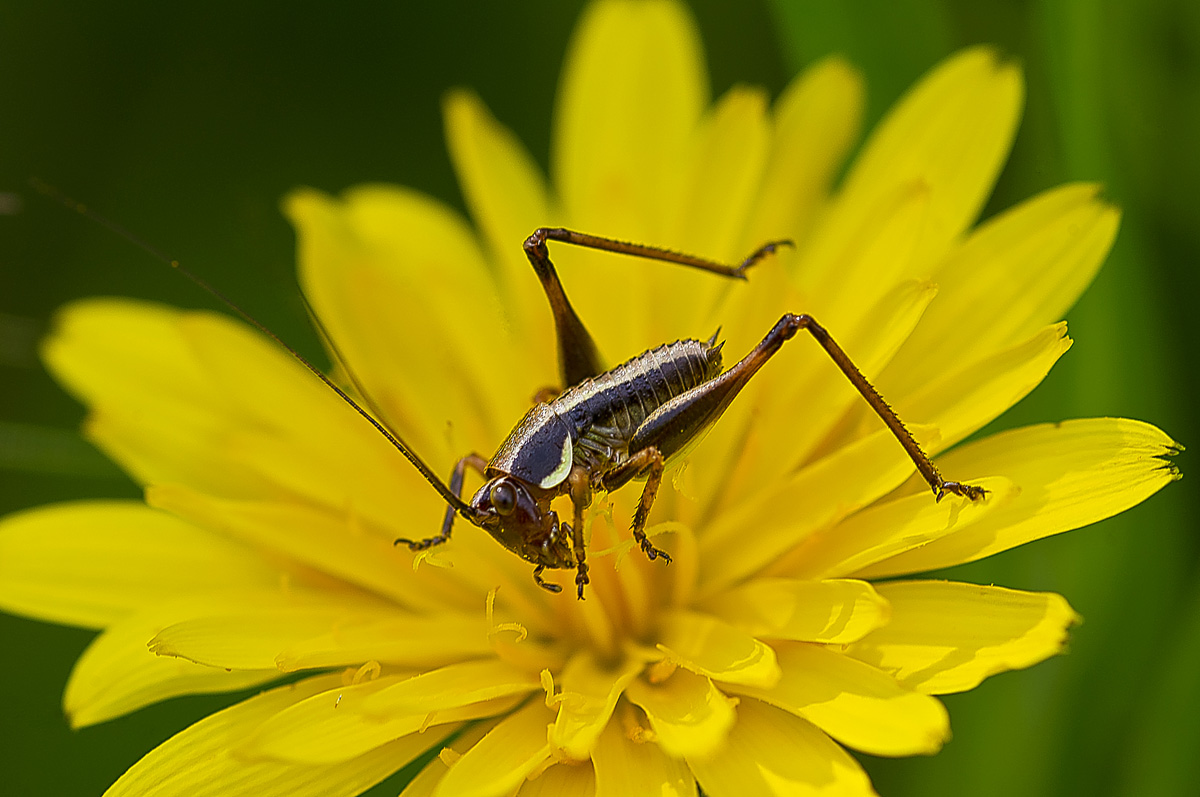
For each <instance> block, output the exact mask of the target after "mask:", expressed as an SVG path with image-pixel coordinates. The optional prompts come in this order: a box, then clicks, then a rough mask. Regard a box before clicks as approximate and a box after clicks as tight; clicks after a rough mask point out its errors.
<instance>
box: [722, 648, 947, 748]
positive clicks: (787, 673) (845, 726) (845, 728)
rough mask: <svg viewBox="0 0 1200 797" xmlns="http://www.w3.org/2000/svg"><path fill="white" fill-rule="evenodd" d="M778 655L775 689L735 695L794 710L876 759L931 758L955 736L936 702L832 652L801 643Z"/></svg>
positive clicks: (747, 690)
mask: <svg viewBox="0 0 1200 797" xmlns="http://www.w3.org/2000/svg"><path fill="white" fill-rule="evenodd" d="M778 652H779V666H780V667H781V668H782V669H783V678H781V679H780V681H779V683H778V684H776V685H775V687H774V688H772V689H755V688H753V687H746V686H731V687H730V691H732V692H733V693H734V694H742V695H748V696H750V697H756V698H758V699H759V700H762V701H764V702H766V703H770V704H771V705H774V706H778V707H779V708H782V709H784V710H786V711H790V712H792V713H793V714H796V715H798V716H801V717H803V718H804V719H806V720H808V721H809V722H811V723H813V724H814V725H816V726H817V727H818V728H820V729H821V730H823V731H825V732H826V733H828V734H829V735H830V736H832V737H833V738H835V739H837V740H838V741H839V742H841V743H842V744H844V745H846V746H848V747H853V748H854V749H855V750H861V751H863V752H864V753H870V754H871V755H884V756H909V755H922V754H923V755H931V754H933V753H936V752H937V751H938V750H940V749H941V747H942V744H943V743H944V742H946V741H947V740H948V739H949V738H950V717H949V715H948V714H947V713H946V709H945V707H944V706H942V704H941V703H940V702H939V701H938V700H937V699H936V698H932V697H929V696H928V695H923V694H918V693H916V692H910V691H909V690H907V689H904V688H902V687H901V686H900V685H899V684H897V683H896V681H895V679H894V678H892V677H891V676H889V675H887V674H885V673H883V672H880V671H879V670H877V669H875V668H874V667H871V666H868V665H866V664H863V663H862V662H859V661H856V660H854V659H852V658H850V657H848V656H844V655H842V654H841V653H838V652H836V651H834V650H830V649H829V648H824V647H820V646H818V645H804V644H796V645H784V646H781V647H780V648H779V651H778Z"/></svg>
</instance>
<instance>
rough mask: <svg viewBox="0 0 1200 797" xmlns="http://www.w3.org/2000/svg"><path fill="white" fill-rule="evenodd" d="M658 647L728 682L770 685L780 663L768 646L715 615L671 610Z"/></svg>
mask: <svg viewBox="0 0 1200 797" xmlns="http://www.w3.org/2000/svg"><path fill="white" fill-rule="evenodd" d="M660 639H661V640H662V641H661V642H660V643H659V645H658V648H659V650H662V651H663V652H665V653H666V654H667V657H668V658H669V659H670V660H671V661H673V662H675V663H677V664H678V665H679V666H681V667H685V668H687V669H689V670H691V671H692V672H695V673H698V674H700V675H705V676H708V677H709V678H715V679H717V680H718V681H727V682H729V683H740V684H753V685H755V686H771V685H772V684H774V683H775V681H777V680H778V679H779V666H778V665H777V664H776V663H775V653H774V652H773V651H772V650H771V648H770V647H768V646H767V645H764V644H763V643H762V642H759V641H758V640H757V639H755V638H754V637H752V636H751V635H749V634H747V633H746V632H744V631H742V630H740V629H738V628H734V627H733V626H732V625H729V624H728V623H725V622H722V621H721V620H718V619H717V618H715V617H710V616H708V615H704V614H696V613H693V612H681V611H676V612H671V613H669V614H667V615H665V616H664V617H663V620H662V626H661V630H660Z"/></svg>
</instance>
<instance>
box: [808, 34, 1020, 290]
mask: <svg viewBox="0 0 1200 797" xmlns="http://www.w3.org/2000/svg"><path fill="white" fill-rule="evenodd" d="M1023 95H1024V88H1023V81H1022V79H1021V74H1020V71H1019V70H1018V69H1017V68H1016V67H1015V66H1013V65H1011V64H1002V63H1000V60H999V57H998V55H997V53H996V52H995V51H994V50H991V49H989V48H987V47H973V48H970V49H967V50H963V51H962V52H960V53H958V54H957V55H954V56H952V57H950V58H948V59H947V60H946V61H943V62H942V63H941V64H939V65H938V66H937V67H935V68H934V69H933V70H932V71H931V72H930V73H929V74H928V75H926V76H925V77H924V78H923V79H922V80H921V81H920V82H919V83H917V85H916V86H914V87H913V88H912V89H911V90H910V91H909V92H908V93H907V94H906V95H905V96H904V97H903V98H902V99H901V100H900V102H899V103H898V104H897V105H896V107H895V108H893V109H892V111H891V112H890V113H889V114H888V116H887V117H886V118H885V119H884V120H883V121H882V122H881V123H880V124H879V126H878V127H877V128H876V129H875V131H874V132H873V133H872V134H871V137H870V138H869V139H868V141H867V143H866V144H865V145H864V147H863V151H862V153H861V154H860V155H859V157H858V158H857V160H856V161H855V163H854V165H853V166H852V167H851V170H850V173H849V174H848V175H847V176H846V180H845V183H844V185H843V188H842V190H841V192H840V193H839V195H838V197H837V199H836V200H835V204H834V206H833V208H832V209H831V212H830V213H829V214H828V215H827V216H826V217H825V218H824V219H823V220H822V223H821V229H820V233H819V240H818V241H815V242H814V243H815V246H814V247H813V248H812V249H811V250H810V251H809V252H807V253H806V257H805V262H806V263H808V262H811V264H812V270H811V271H809V272H807V273H806V272H805V270H804V269H801V270H800V271H798V274H799V275H800V277H801V279H802V280H803V281H804V284H805V285H806V286H808V287H809V288H810V289H811V291H812V292H813V294H814V295H826V294H828V293H831V292H836V291H849V292H850V293H851V294H853V292H854V291H855V290H856V288H857V287H858V285H857V284H846V283H845V282H844V281H843V280H842V279H841V277H840V275H839V272H838V270H837V268H836V267H835V263H833V262H831V261H830V260H828V259H827V254H828V253H829V252H831V251H835V250H836V249H837V248H838V247H840V246H841V245H843V244H844V242H845V241H847V240H849V236H850V235H852V234H853V231H855V230H857V229H860V222H861V220H862V218H863V216H864V215H865V214H867V213H869V212H870V211H871V209H872V208H874V207H875V205H876V202H877V201H878V199H879V198H880V197H882V196H884V195H886V194H888V193H890V192H892V191H895V190H896V189H897V187H899V186H903V185H915V184H920V185H923V186H925V187H926V189H927V191H928V195H929V200H930V206H929V212H928V214H927V215H926V217H925V222H924V224H923V227H922V230H921V233H920V238H919V239H918V241H917V242H916V244H915V246H914V249H913V256H912V259H911V264H910V268H912V269H913V271H911V272H909V276H910V277H916V278H928V277H929V276H930V272H931V269H932V266H933V264H934V262H935V261H936V260H937V258H939V257H941V256H942V255H943V254H945V252H946V251H947V250H948V248H949V247H950V246H951V244H952V243H953V242H954V241H955V239H956V238H957V237H958V236H959V235H961V234H962V232H963V231H964V230H965V229H966V228H967V226H968V225H969V224H970V223H971V222H972V221H973V220H974V219H975V217H976V216H977V215H978V213H979V210H980V209H981V208H982V207H983V203H984V201H985V200H986V199H987V197H988V194H989V193H990V192H991V189H992V184H993V182H994V181H995V179H996V175H997V174H998V173H999V171H1000V168H1001V166H1003V164H1004V160H1005V158H1006V157H1007V155H1008V150H1009V147H1010V146H1011V144H1012V138H1013V135H1014V133H1015V132H1016V127H1017V121H1018V119H1019V117H1020V113H1021V105H1022V101H1023Z"/></svg>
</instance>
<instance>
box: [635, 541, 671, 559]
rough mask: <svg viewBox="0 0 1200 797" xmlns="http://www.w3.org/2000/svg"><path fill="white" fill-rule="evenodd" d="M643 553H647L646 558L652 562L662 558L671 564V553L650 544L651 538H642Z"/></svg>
mask: <svg viewBox="0 0 1200 797" xmlns="http://www.w3.org/2000/svg"><path fill="white" fill-rule="evenodd" d="M642 553H644V554H646V558H647V559H649V560H650V561H651V562H653V561H654V560H655V559H658V558H661V559H662V560H663V562H664V563H666V564H671V555H670V554H669V553H667V552H666V551H664V550H662V549H660V548H655V547H654V546H653V545H651V544H650V540H642Z"/></svg>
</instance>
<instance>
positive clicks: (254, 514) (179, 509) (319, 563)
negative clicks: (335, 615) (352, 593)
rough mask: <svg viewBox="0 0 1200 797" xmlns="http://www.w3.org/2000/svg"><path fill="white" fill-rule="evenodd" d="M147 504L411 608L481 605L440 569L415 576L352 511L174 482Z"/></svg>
mask: <svg viewBox="0 0 1200 797" xmlns="http://www.w3.org/2000/svg"><path fill="white" fill-rule="evenodd" d="M146 502H147V503H149V504H150V505H151V506H154V507H158V508H160V509H165V510H167V511H168V512H171V513H172V514H174V515H178V516H180V517H183V518H186V519H188V520H190V521H192V522H194V523H196V524H197V525H200V526H203V527H207V528H212V529H215V530H218V531H220V532H222V533H224V534H226V535H228V536H232V537H235V538H237V539H239V540H242V541H244V542H246V543H248V544H251V545H256V546H261V547H263V548H266V549H267V550H271V551H275V552H277V553H279V554H282V555H284V556H288V557H291V558H293V559H295V560H297V561H299V562H302V563H304V564H305V565H308V566H309V567H312V568H313V569H316V570H320V571H321V572H324V573H328V574H330V575H333V576H337V577H338V578H340V579H342V580H344V581H346V582H347V583H350V584H355V585H357V586H360V587H362V588H364V589H366V590H370V591H371V592H374V593H376V594H379V595H383V596H385V597H388V598H391V599H393V600H395V601H397V602H399V603H401V604H402V605H405V606H410V607H413V608H414V609H422V610H428V611H438V610H439V609H442V608H445V607H455V608H460V609H464V610H472V609H475V610H477V609H478V606H479V598H478V593H474V594H472V593H471V592H470V591H468V590H466V589H464V588H463V587H462V586H461V585H458V584H456V583H455V582H454V580H453V579H452V578H450V577H447V576H446V575H445V574H444V573H443V572H442V571H440V570H439V569H437V568H431V567H430V568H420V569H418V570H417V571H416V572H415V573H414V572H413V569H412V566H411V564H410V560H411V555H408V554H406V552H404V551H401V550H397V548H396V547H395V546H394V545H393V544H392V541H391V540H388V539H386V538H384V537H383V535H367V534H364V533H363V528H362V526H361V525H358V524H356V522H355V517H354V516H353V514H349V513H347V514H343V515H341V516H337V515H331V514H329V513H326V512H322V511H320V510H317V509H314V508H313V507H310V506H307V505H305V504H301V503H294V502H282V501H234V500H223V499H217V498H212V497H210V496H207V495H204V494H201V493H198V492H195V491H193V490H189V489H187V488H185V487H181V486H179V485H159V486H156V487H151V488H149V489H147V490H146ZM414 536H417V535H414Z"/></svg>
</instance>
